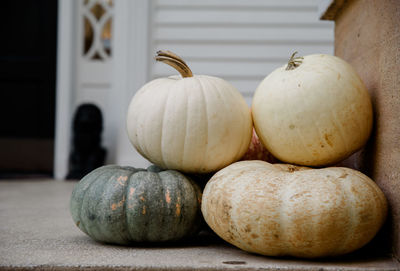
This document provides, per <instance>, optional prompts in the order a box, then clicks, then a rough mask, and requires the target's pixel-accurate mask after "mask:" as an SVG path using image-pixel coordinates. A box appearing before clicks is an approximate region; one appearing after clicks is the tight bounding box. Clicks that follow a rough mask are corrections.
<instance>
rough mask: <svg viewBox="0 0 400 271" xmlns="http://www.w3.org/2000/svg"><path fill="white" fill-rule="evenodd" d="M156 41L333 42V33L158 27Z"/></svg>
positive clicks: (319, 31)
mask: <svg viewBox="0 0 400 271" xmlns="http://www.w3.org/2000/svg"><path fill="white" fill-rule="evenodd" d="M154 39H155V41H158V40H161V41H174V40H180V41H182V40H184V41H207V40H210V41H213V42H216V41H225V42H230V41H247V42H252V41H256V42H259V41H274V40H279V41H285V42H288V43H290V42H291V41H316V42H321V41H328V42H333V33H330V32H329V31H326V30H325V29H319V28H281V29H279V31H277V30H276V29H274V28H244V27H236V28H223V27H214V28H190V29H187V28H184V27H183V28H182V27H158V28H157V29H155V31H154Z"/></svg>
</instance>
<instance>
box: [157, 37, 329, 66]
mask: <svg viewBox="0 0 400 271" xmlns="http://www.w3.org/2000/svg"><path fill="white" fill-rule="evenodd" d="M158 50H170V51H173V52H175V53H177V54H178V55H180V56H181V57H183V58H184V59H185V60H186V61H187V62H188V63H189V64H190V62H191V61H192V60H199V59H205V61H221V60H225V61H230V60H244V61H246V60H247V61H271V60H277V59H278V60H280V59H282V60H283V59H285V60H286V59H289V57H290V55H291V54H292V53H293V52H294V51H298V52H299V55H303V56H304V55H310V54H316V53H325V54H333V41H332V42H331V43H329V44H326V45H323V46H322V45H318V44H317V45H316V44H309V45H296V44H293V43H288V44H284V45H274V44H268V43H263V44H224V45H221V44H179V43H178V44H175V43H168V42H159V43H156V44H155V50H154V52H156V51H158Z"/></svg>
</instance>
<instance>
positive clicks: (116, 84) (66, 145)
mask: <svg viewBox="0 0 400 271" xmlns="http://www.w3.org/2000/svg"><path fill="white" fill-rule="evenodd" d="M150 2H151V1H147V0H135V1H130V0H117V1H115V7H114V23H113V33H114V34H113V35H114V37H113V39H112V42H113V45H112V46H113V54H114V55H113V58H114V60H113V68H112V75H111V77H112V79H111V82H112V86H111V90H110V91H109V93H108V95H107V99H108V101H110V103H111V104H112V105H113V107H112V110H113V112H112V114H109V116H111V118H112V121H113V123H115V127H119V130H118V133H117V136H116V138H115V141H117V142H116V144H114V146H116V147H115V148H116V150H111V151H110V153H115V157H114V158H113V159H112V160H114V161H112V162H114V163H117V164H123V165H131V166H135V167H140V166H145V165H147V164H148V162H147V161H145V160H144V159H143V158H142V157H141V156H140V155H139V154H138V153H137V152H136V151H135V150H134V149H133V147H132V145H131V144H130V143H129V140H128V137H127V133H126V129H125V116H126V110H127V108H128V105H129V101H130V99H131V98H132V96H133V94H134V93H135V92H136V91H137V90H138V89H139V88H140V87H141V86H142V85H144V84H145V83H146V82H147V81H148V77H149V65H148V63H149V61H151V59H150V58H151V55H150V54H149V51H148V48H149V46H150V42H149V41H150V38H149V32H150V31H149V26H150V24H149V19H150V5H151V3H150ZM78 4H79V2H78V1H67V0H58V41H57V46H58V48H57V85H56V123H55V147H54V178H55V179H57V180H63V179H65V176H66V175H67V173H68V159H69V154H70V147H71V134H72V133H71V128H72V126H71V125H72V123H71V121H72V114H73V106H74V105H75V104H76V98H77V97H75V96H76V93H75V92H76V91H79V90H77V83H76V79H77V77H78V75H77V74H76V72H77V71H79V70H80V69H78V68H77V66H76V65H78V64H79V62H78V61H77V54H78V53H79V50H78V49H79V44H77V43H76V40H77V35H79V33H81V32H80V31H77V24H76V23H77V20H79V19H80V18H78V17H79V14H78V12H77V10H78V9H77V5H78Z"/></svg>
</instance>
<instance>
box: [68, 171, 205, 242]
mask: <svg viewBox="0 0 400 271" xmlns="http://www.w3.org/2000/svg"><path fill="white" fill-rule="evenodd" d="M200 206H201V190H200V188H199V187H198V186H197V184H196V183H194V182H193V181H192V180H191V179H189V178H187V177H185V176H184V175H183V174H181V173H179V172H178V171H175V170H166V171H162V170H161V169H160V168H158V167H156V166H150V167H149V168H147V170H145V169H136V168H133V167H120V166H115V165H108V166H103V167H100V168H97V169H95V170H93V171H92V172H91V173H89V174H88V175H86V176H85V177H84V178H83V179H82V180H81V181H80V182H79V183H77V184H76V185H75V187H74V190H73V192H72V196H71V202H70V211H71V214H72V218H73V220H74V222H75V224H76V225H77V226H78V227H79V228H80V229H81V230H82V231H83V232H84V233H86V234H87V235H89V236H90V237H92V238H93V239H95V240H97V241H101V242H106V243H115V244H129V243H131V242H162V241H173V240H179V239H182V238H184V237H187V236H190V235H192V234H194V233H196V232H197V231H198V230H199V227H200V225H201V212H200Z"/></svg>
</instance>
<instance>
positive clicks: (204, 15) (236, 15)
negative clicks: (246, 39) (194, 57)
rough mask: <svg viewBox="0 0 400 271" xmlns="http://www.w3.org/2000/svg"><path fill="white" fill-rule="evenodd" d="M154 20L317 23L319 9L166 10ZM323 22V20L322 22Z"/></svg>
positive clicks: (182, 22)
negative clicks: (300, 10)
mask: <svg viewBox="0 0 400 271" xmlns="http://www.w3.org/2000/svg"><path fill="white" fill-rule="evenodd" d="M154 16H155V17H154V22H155V23H158V24H162V23H181V24H185V23H198V24H201V23H207V24H210V23H213V24H219V23H223V24H226V23H241V24H259V23H288V22H290V23H315V22H317V21H318V13H317V11H302V12H299V11H296V10H293V11H268V10H254V11H248V10H223V11H218V10H207V11H204V10H189V11H186V10H175V9H172V10H165V9H160V10H158V11H157V12H156V13H155V14H154ZM321 23H322V22H321Z"/></svg>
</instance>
